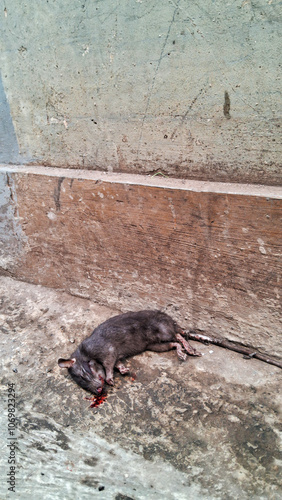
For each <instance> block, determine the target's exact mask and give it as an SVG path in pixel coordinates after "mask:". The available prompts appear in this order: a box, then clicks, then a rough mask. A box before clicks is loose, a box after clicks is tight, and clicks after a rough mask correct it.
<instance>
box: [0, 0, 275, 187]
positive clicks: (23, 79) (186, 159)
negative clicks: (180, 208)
mask: <svg viewBox="0 0 282 500" xmlns="http://www.w3.org/2000/svg"><path fill="white" fill-rule="evenodd" d="M0 16H1V22H0V27H1V32H2V33H1V34H2V50H1V55H0V57H1V60H0V61H1V68H2V81H3V91H2V87H0V99H1V103H2V104H1V107H0V118H1V120H2V125H1V126H0V132H1V135H2V139H1V141H0V147H1V151H0V161H1V162H5V163H16V162H18V163H29V162H32V163H35V164H36V163H41V164H44V165H50V166H60V167H78V168H90V169H102V170H108V171H123V172H125V171H126V172H138V173H144V172H151V173H152V172H156V171H158V170H161V171H162V172H163V173H165V174H167V175H173V176H181V177H186V178H199V179H210V180H223V181H239V182H253V183H264V184H279V183H281V170H280V165H281V153H280V146H279V136H280V128H279V127H280V122H279V120H280V118H281V116H280V115H279V112H280V111H279V108H280V109H281V107H280V105H281V100H280V89H281V80H280V75H281V67H280V66H281V65H280V62H281V45H280V40H281V26H282V23H281V4H280V2H279V1H278V0H269V1H267V0H252V1H251V0H245V1H244V0H235V1H230V2H229V1H226V0H219V1H216V2H215V1H214V0H199V1H198V2H192V1H190V2H189V1H187V0H174V1H172V0H171V1H170V0H165V1H164V0H156V1H153V2H152V1H151V0H136V1H135V0H130V1H128V0H119V1H112V0H102V1H101V0H96V1H87V0H85V1H83V0H71V1H69V2H67V1H65V0H64V1H62V0H28V1H24V2H23V1H22V0H14V1H13V2H7V1H3V0H1V1H0ZM3 120H4V122H5V124H6V125H5V127H4V128H5V130H6V132H5V131H4V132H3ZM5 134H6V135H5ZM3 137H6V138H7V140H6V139H5V140H3ZM8 146H9V147H8Z"/></svg>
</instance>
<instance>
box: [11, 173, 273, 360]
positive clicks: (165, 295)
mask: <svg viewBox="0 0 282 500" xmlns="http://www.w3.org/2000/svg"><path fill="white" fill-rule="evenodd" d="M12 176H13V180H14V185H15V190H16V197H15V198H16V199H17V204H18V211H19V217H20V222H21V226H22V228H23V231H24V234H25V238H26V239H27V243H26V244H25V250H24V252H23V253H22V255H21V256H19V259H18V260H17V261H14V263H13V265H11V266H10V272H11V273H12V274H13V276H15V277H16V278H18V279H21V280H26V281H29V282H32V283H38V284H42V285H46V286H49V287H54V288H61V289H64V290H67V291H69V292H70V293H72V294H74V295H79V296H84V297H89V298H91V299H92V300H93V299H94V300H96V301H98V302H100V303H103V304H108V305H110V306H114V307H116V308H118V309H120V310H123V311H125V310H130V309H133V310H137V309H141V308H147V307H148V308H155V307H157V308H162V309H163V310H166V311H167V312H168V313H170V314H171V315H172V316H173V317H174V318H175V319H177V320H178V321H179V322H180V323H181V324H182V325H183V326H184V327H186V328H198V329H202V330H204V331H206V332H209V333H210V334H214V335H216V336H222V337H224V338H229V339H230V340H237V341H241V342H244V344H247V345H250V346H253V347H255V348H256V349H260V350H261V351H262V352H268V353H280V355H281V354H282V347H281V341H280V346H279V338H281V333H280V332H281V297H280V296H281V268H282V261H281V247H282V238H281V217H282V202H281V200H279V199H274V198H265V197H258V196H246V195H232V194H225V193H206V192H193V191H188V190H184V189H182V190H179V189H172V188H159V187H153V186H149V187H148V186H143V185H138V184H136V185H128V184H126V183H124V184H122V183H114V182H105V181H97V180H96V181H94V180H86V179H71V178H67V177H66V178H63V177H60V178H56V177H48V176H44V175H32V174H29V175H25V174H19V173H14V174H12Z"/></svg>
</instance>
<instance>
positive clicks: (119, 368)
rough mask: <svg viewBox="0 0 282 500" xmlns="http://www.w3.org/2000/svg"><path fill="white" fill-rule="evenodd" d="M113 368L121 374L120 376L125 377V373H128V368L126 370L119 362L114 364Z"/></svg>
mask: <svg viewBox="0 0 282 500" xmlns="http://www.w3.org/2000/svg"><path fill="white" fill-rule="evenodd" d="M115 368H116V369H117V370H118V371H119V372H120V373H121V374H122V375H125V374H126V373H129V371H130V370H129V368H126V366H124V365H123V364H122V362H121V361H117V362H116V364H115Z"/></svg>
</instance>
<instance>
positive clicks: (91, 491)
mask: <svg viewBox="0 0 282 500" xmlns="http://www.w3.org/2000/svg"><path fill="white" fill-rule="evenodd" d="M0 297H1V298H0V305H1V309H0V325H1V326H0V329H1V330H2V332H1V333H2V334H1V354H2V355H1V402H2V403H1V404H2V408H3V409H4V411H2V412H1V416H0V419H1V429H2V432H1V440H2V441H3V442H2V444H1V455H0V461H1V475H2V476H3V477H2V481H1V484H0V499H1V500H2V499H6V498H17V499H18V498H19V499H21V500H30V499H33V498H34V499H38V498H41V499H44V500H49V499H50V500H51V499H60V500H63V499H66V500H69V499H81V500H84V499H88V498H95V499H96V498H97V499H106V500H112V499H113V500H130V499H134V500H142V499H155V500H186V499H192V500H194V499H195V500H197V499H224V500H228V499H230V500H231V499H232V500H234V499H240V500H243V499H268V500H269V499H278V498H279V499H280V498H281V497H282V488H281V482H280V483H279V480H281V465H282V456H281V453H280V452H279V450H281V440H279V423H281V419H280V418H279V417H280V415H281V413H280V415H279V405H280V408H281V390H280V388H281V379H282V371H281V370H280V369H279V368H276V367H274V366H271V365H267V364H265V363H262V362H260V361H257V360H255V359H251V360H245V359H243V357H242V355H240V354H237V353H234V352H231V351H226V350H224V349H221V348H217V347H214V346H205V345H202V344H198V343H194V345H197V348H198V349H199V350H200V351H201V352H202V353H203V356H202V358H189V359H188V361H186V362H184V363H182V362H181V361H179V360H178V358H177V357H176V354H175V352H173V351H171V352H168V353H161V354H160V353H151V352H147V353H144V354H142V355H140V356H136V357H135V358H132V359H130V360H129V361H128V362H127V365H128V366H129V367H130V368H131V369H132V372H134V373H136V379H135V380H132V378H131V377H129V376H125V377H122V376H120V375H118V374H116V379H115V380H116V385H115V387H114V388H111V389H110V390H109V393H108V399H107V401H106V402H105V403H104V404H103V405H102V406H100V407H99V408H96V409H90V408H89V401H87V400H85V399H84V398H85V396H86V395H87V394H86V393H85V392H84V391H83V390H82V389H80V388H79V387H78V386H76V385H75V384H74V383H73V382H72V380H71V379H70V378H69V376H68V375H67V373H66V372H65V371H62V370H60V369H59V367H58V366H57V359H58V358H59V357H60V356H62V357H64V356H67V355H68V354H70V353H71V352H72V351H73V350H74V348H75V346H76V345H77V344H78V343H79V342H80V341H81V340H82V338H84V337H85V336H87V335H89V334H90V333H91V331H92V329H93V328H94V327H95V326H97V324H99V323H100V322H102V321H103V320H105V319H106V318H108V317H110V316H112V315H113V314H115V313H117V312H118V311H113V310H110V309H108V308H106V307H101V306H99V305H97V304H95V303H93V302H90V301H89V300H86V299H81V298H78V297H73V296H70V295H67V294H65V293H63V292H60V291H55V290H50V289H46V288H43V287H40V286H34V285H29V284H25V283H21V282H17V281H13V280H12V279H10V278H7V277H1V278H0ZM8 383H13V384H15V386H14V387H15V392H16V417H17V431H16V437H17V450H16V455H17V464H16V486H15V490H16V494H13V493H12V492H10V493H9V492H8V487H9V484H8V483H7V482H6V481H7V477H8V476H7V474H8V473H9V470H10V465H9V464H8V459H9V450H10V449H11V448H9V447H7V443H9V441H8V414H7V405H8V397H7V396H8ZM280 431H281V426H280Z"/></svg>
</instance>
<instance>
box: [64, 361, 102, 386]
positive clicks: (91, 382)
mask: <svg viewBox="0 0 282 500" xmlns="http://www.w3.org/2000/svg"><path fill="white" fill-rule="evenodd" d="M58 365H59V366H60V368H68V371H69V374H70V375H71V377H72V378H73V379H74V381H75V382H76V383H77V384H78V385H80V387H82V388H83V389H85V390H86V391H90V392H92V393H93V394H96V395H98V394H101V393H102V391H103V387H104V383H105V371H104V368H103V367H102V365H100V363H97V361H94V359H91V360H90V361H84V360H79V359H76V358H71V359H63V358H60V359H59V360H58Z"/></svg>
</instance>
